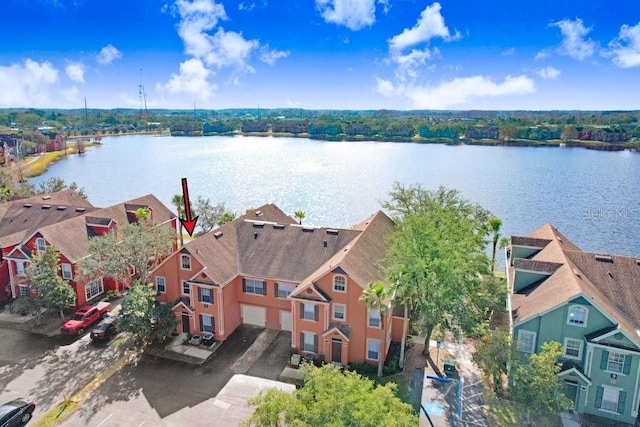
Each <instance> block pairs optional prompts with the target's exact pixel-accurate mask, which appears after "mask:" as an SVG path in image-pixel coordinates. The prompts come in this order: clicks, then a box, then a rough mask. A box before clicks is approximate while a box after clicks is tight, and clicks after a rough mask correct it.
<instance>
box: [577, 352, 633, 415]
mask: <svg viewBox="0 0 640 427" xmlns="http://www.w3.org/2000/svg"><path fill="white" fill-rule="evenodd" d="M606 351H616V352H618V353H623V354H625V358H630V359H631V361H630V364H629V373H628V374H624V373H616V374H614V375H612V373H611V372H608V371H607V370H606V369H601V361H602V357H603V353H604V352H606ZM588 353H589V356H588V357H589V359H590V360H591V364H590V368H589V369H588V372H587V374H588V375H589V376H590V378H591V381H592V385H591V386H590V387H589V388H588V390H587V393H586V395H585V396H584V402H583V404H582V405H583V411H584V412H586V413H589V414H593V415H597V416H600V417H605V418H609V419H613V420H616V421H622V422H626V423H629V424H633V423H634V422H635V419H636V416H637V415H638V412H637V411H638V393H639V392H640V386H639V384H638V382H639V378H638V377H639V370H640V353H637V352H630V351H624V350H620V349H613V348H606V347H604V346H600V345H597V344H596V345H594V344H590V345H589V350H588ZM598 386H608V387H613V388H618V389H620V390H621V391H624V392H625V393H626V396H625V403H624V411H623V412H622V413H616V412H613V411H606V410H604V409H600V408H598V406H597V404H596V399H597V390H598Z"/></svg>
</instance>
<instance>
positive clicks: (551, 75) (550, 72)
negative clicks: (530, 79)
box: [536, 65, 562, 80]
mask: <svg viewBox="0 0 640 427" xmlns="http://www.w3.org/2000/svg"><path fill="white" fill-rule="evenodd" d="M536 72H537V74H538V75H539V76H540V77H542V78H543V79H545V80H555V79H557V78H558V77H560V74H561V73H562V72H561V71H560V70H558V69H557V68H555V67H552V66H550V65H549V66H547V67H544V68H540V69H538V70H537V71H536Z"/></svg>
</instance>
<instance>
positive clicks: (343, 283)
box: [333, 276, 347, 292]
mask: <svg viewBox="0 0 640 427" xmlns="http://www.w3.org/2000/svg"><path fill="white" fill-rule="evenodd" d="M333 290H334V291H336V292H346V291H347V278H346V277H344V276H333Z"/></svg>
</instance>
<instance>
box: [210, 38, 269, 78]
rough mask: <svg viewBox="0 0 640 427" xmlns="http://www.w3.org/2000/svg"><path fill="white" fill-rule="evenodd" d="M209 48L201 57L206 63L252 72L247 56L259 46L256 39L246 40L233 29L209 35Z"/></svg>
mask: <svg viewBox="0 0 640 427" xmlns="http://www.w3.org/2000/svg"><path fill="white" fill-rule="evenodd" d="M209 42H210V50H209V52H208V53H207V54H206V55H203V57H202V58H203V59H204V61H205V63H206V64H207V65H215V66H217V67H218V68H222V67H234V68H235V69H236V71H244V72H251V73H252V72H254V69H253V67H252V66H251V65H249V63H248V59H249V56H250V55H251V53H252V51H253V50H254V49H257V48H258V47H259V46H260V43H259V42H258V41H257V40H247V39H245V38H244V37H243V36H242V34H240V33H236V32H235V31H225V30H224V29H222V28H219V29H218V31H217V32H216V33H215V34H214V35H213V36H211V37H209Z"/></svg>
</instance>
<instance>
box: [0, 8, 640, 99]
mask: <svg viewBox="0 0 640 427" xmlns="http://www.w3.org/2000/svg"><path fill="white" fill-rule="evenodd" d="M0 10H1V12H0V13H1V14H2V17H3V18H4V19H3V20H2V21H3V26H2V30H1V31H2V39H1V41H0V107H38V108H79V107H83V106H84V98H86V99H87V105H88V106H89V107H90V108H116V107H129V108H140V106H141V100H140V96H139V85H140V84H142V85H143V86H144V91H145V93H146V99H147V105H148V107H149V108H193V106H194V103H195V105H196V106H197V107H198V108H207V109H218V108H235V107H261V108H276V107H300V108H307V109H381V108H387V109H402V110H406V109H483V110H494V109H503V110H550V109H558V110H567V109H578V110H630V109H633V110H636V109H640V102H639V98H638V94H639V93H640V90H639V89H640V6H639V5H638V2H637V0H615V1H610V0H609V1H601V0H581V1H561V0H536V1H522V0H511V1H503V0H482V1H462V0H450V1H448V0H441V1H439V2H432V1H413V0H300V1H297V0H296V1H294V0H277V1H276V0H243V1H229V0H226V1H225V0H223V1H218V0H215V1H214V0H170V1H167V0H165V1H160V0H110V1H96V0H2V7H1V9H0Z"/></svg>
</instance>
